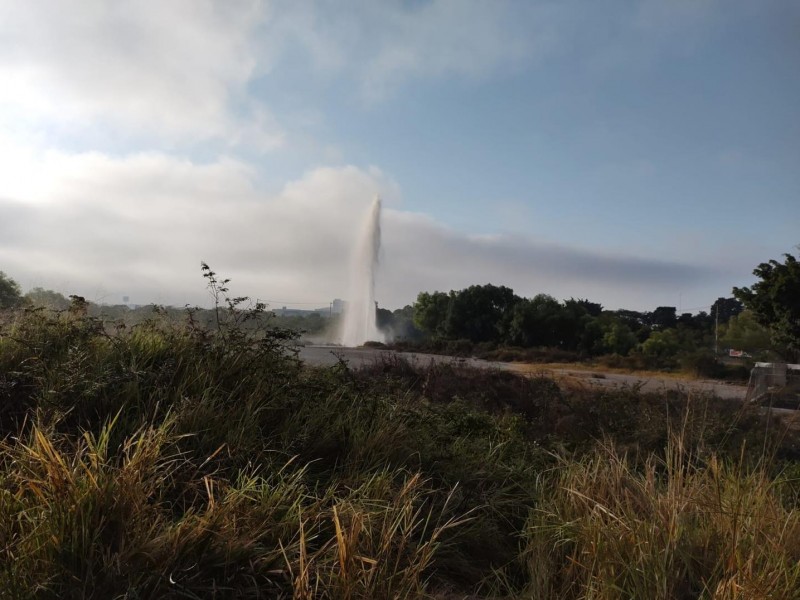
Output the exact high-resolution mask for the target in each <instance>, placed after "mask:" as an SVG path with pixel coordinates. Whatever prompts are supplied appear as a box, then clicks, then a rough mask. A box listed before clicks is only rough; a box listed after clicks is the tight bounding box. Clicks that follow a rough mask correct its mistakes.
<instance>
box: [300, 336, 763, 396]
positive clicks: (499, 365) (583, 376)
mask: <svg viewBox="0 0 800 600" xmlns="http://www.w3.org/2000/svg"><path fill="white" fill-rule="evenodd" d="M394 354H396V355H398V356H401V357H403V358H405V359H408V360H410V361H412V362H417V363H420V364H428V363H430V362H435V363H441V362H444V363H447V362H453V361H456V362H458V363H460V364H464V365H468V366H472V367H479V368H491V369H503V370H508V371H514V372H517V373H529V374H537V373H543V374H545V375H553V376H555V377H556V378H561V379H565V380H569V381H570V382H572V383H579V384H585V385H590V386H595V387H620V386H628V387H631V386H636V385H638V386H641V388H642V389H643V390H644V391H648V392H655V391H661V390H665V389H680V390H686V391H699V392H710V393H712V394H714V395H716V396H718V397H720V398H726V399H729V400H744V398H745V395H746V394H747V387H745V386H742V385H731V384H726V383H722V382H719V381H705V380H696V379H679V378H675V377H657V376H642V375H627V374H621V373H607V372H604V371H602V370H600V369H592V370H591V371H586V370H581V369H569V368H561V367H557V368H554V367H549V366H546V365H545V366H538V365H535V364H522V363H508V362H498V361H486V360H480V359H477V358H463V359H462V358H453V357H452V356H443V355H440V354H422V353H419V352H394V351H393V350H382V349H379V348H345V347H342V346H305V347H302V348H301V349H300V358H301V359H302V360H303V361H305V362H307V363H308V364H311V365H317V366H331V365H334V364H336V362H337V361H338V360H339V358H341V359H343V360H345V361H346V362H347V363H348V364H349V365H350V366H351V367H354V368H358V367H361V366H364V365H367V364H370V363H372V362H374V361H376V360H379V359H380V358H381V357H382V356H391V355H394Z"/></svg>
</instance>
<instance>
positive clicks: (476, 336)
mask: <svg viewBox="0 0 800 600" xmlns="http://www.w3.org/2000/svg"><path fill="white" fill-rule="evenodd" d="M450 296H451V297H450V304H449V306H448V311H447V323H446V327H445V330H446V333H447V336H448V337H451V338H456V339H467V340H471V341H473V342H498V341H504V339H505V337H506V334H507V329H508V322H509V321H510V319H511V311H512V309H513V308H514V305H515V304H517V303H518V302H519V300H520V298H519V297H518V296H516V295H515V294H514V290H512V289H511V288H507V287H505V286H503V285H501V286H496V285H491V284H486V285H471V286H470V287H468V288H466V289H463V290H461V291H460V292H452V293H451V294H450Z"/></svg>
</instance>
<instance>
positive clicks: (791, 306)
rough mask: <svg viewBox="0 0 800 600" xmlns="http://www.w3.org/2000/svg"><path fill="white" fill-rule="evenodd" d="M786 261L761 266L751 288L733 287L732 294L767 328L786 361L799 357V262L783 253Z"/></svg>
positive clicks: (770, 262)
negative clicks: (757, 279)
mask: <svg viewBox="0 0 800 600" xmlns="http://www.w3.org/2000/svg"><path fill="white" fill-rule="evenodd" d="M784 258H785V260H784V262H782V263H781V262H778V261H777V260H774V259H773V260H770V261H769V262H765V263H761V264H760V265H758V267H756V268H755V270H754V271H753V274H754V275H755V276H756V277H758V278H759V279H760V281H757V282H756V283H754V284H753V285H752V286H750V287H744V288H738V287H737V288H733V295H734V296H736V298H738V299H739V300H741V301H742V302H743V303H744V305H745V307H747V308H748V309H749V310H751V311H753V315H754V316H755V318H756V320H757V321H758V322H759V323H761V324H762V325H764V326H765V327H768V328H769V329H770V331H771V333H772V340H773V342H774V344H775V345H776V346H777V347H778V348H780V349H781V350H782V352H783V354H785V355H786V357H787V358H789V359H792V360H797V358H798V357H800V262H798V261H797V258H795V257H794V256H792V255H791V254H784Z"/></svg>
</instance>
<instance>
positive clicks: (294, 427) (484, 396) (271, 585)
mask: <svg viewBox="0 0 800 600" xmlns="http://www.w3.org/2000/svg"><path fill="white" fill-rule="evenodd" d="M225 314H226V315H227V316H228V317H230V318H224V319H222V321H221V324H220V327H219V328H217V327H216V326H215V327H213V328H211V329H208V328H206V327H201V326H199V325H198V324H197V323H194V322H192V321H191V320H189V321H187V323H186V324H185V325H175V324H174V322H172V321H170V320H168V319H165V318H160V317H159V316H158V315H154V318H153V319H151V320H149V321H147V322H144V323H142V324H139V325H137V326H135V327H132V328H117V327H114V325H113V324H110V323H103V322H101V321H99V320H96V319H93V318H91V317H89V316H87V315H86V314H85V313H84V312H83V311H81V310H80V307H76V308H75V309H74V310H72V311H71V312H66V313H60V314H54V313H47V312H45V311H28V312H19V313H7V314H5V315H3V319H4V321H3V323H2V325H0V439H2V443H0V596H3V597H10V598H281V597H284V598H291V597H296V598H336V599H339V598H341V599H345V598H348V599H362V598H363V599H367V598H377V599H380V598H426V597H429V598H463V597H467V596H473V597H497V598H501V597H503V598H565V599H567V598H570V599H571V598H576V599H577V598H631V597H635V598H760V597H771V598H796V597H797V594H796V591H797V589H798V582H800V572H799V571H800V567H799V566H798V565H800V546H799V545H798V540H800V524H799V523H798V520H799V519H800V517H799V516H798V515H799V514H800V513H798V507H800V500H798V496H799V495H800V485H799V484H798V479H797V476H798V474H799V473H800V446H799V445H798V439H797V436H796V434H794V433H793V432H791V431H788V430H786V429H785V428H784V427H783V426H782V425H781V424H780V423H779V422H776V421H774V420H770V419H768V418H766V417H765V416H764V415H762V414H760V413H758V412H757V409H755V408H741V407H739V406H737V405H735V404H733V403H730V402H726V401H721V400H718V399H714V398H710V397H705V396H700V397H691V398H690V397H687V396H685V395H681V394H678V393H669V394H643V393H641V391H640V390H638V389H628V390H621V391H620V390H614V391H603V392H589V391H583V392H575V391H568V390H567V391H565V390H561V389H559V388H558V386H557V385H556V384H555V383H554V382H553V381H552V380H550V379H547V378H545V377H532V378H523V377H519V376H517V375H514V374H510V373H504V372H496V371H483V370H476V369H470V368H467V367H465V366H463V365H459V364H458V363H453V364H437V365H429V366H418V365H413V364H410V363H408V362H406V361H403V360H401V359H397V358H393V359H386V360H382V361H380V362H377V363H375V364H373V365H371V366H369V367H367V368H365V369H361V370H357V371H354V370H351V369H349V368H348V367H347V366H346V365H345V364H339V365H336V366H335V367H332V368H328V369H320V368H310V367H304V366H303V365H302V364H301V363H299V362H298V361H297V359H296V358H295V354H294V353H293V351H292V349H291V336H290V335H288V334H287V332H285V331H282V330H274V329H258V328H252V327H248V328H247V329H246V330H245V329H242V328H241V327H240V326H239V324H238V323H237V322H241V321H240V319H238V317H239V316H241V315H240V314H234V313H231V312H227V313H225ZM231 315H233V316H231Z"/></svg>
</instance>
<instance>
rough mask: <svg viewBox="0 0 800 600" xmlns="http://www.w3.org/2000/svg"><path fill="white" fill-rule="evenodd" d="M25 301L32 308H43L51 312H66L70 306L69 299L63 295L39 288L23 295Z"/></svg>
mask: <svg viewBox="0 0 800 600" xmlns="http://www.w3.org/2000/svg"><path fill="white" fill-rule="evenodd" d="M25 300H27V301H28V302H30V303H31V304H33V305H34V306H44V307H45V308H51V309H53V310H67V309H68V308H69V304H70V302H69V299H67V298H66V297H65V296H64V295H63V294H59V293H58V292H54V291H53V290H46V289H44V288H41V287H35V288H33V289H32V290H31V291H30V292H28V293H27V294H25Z"/></svg>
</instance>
